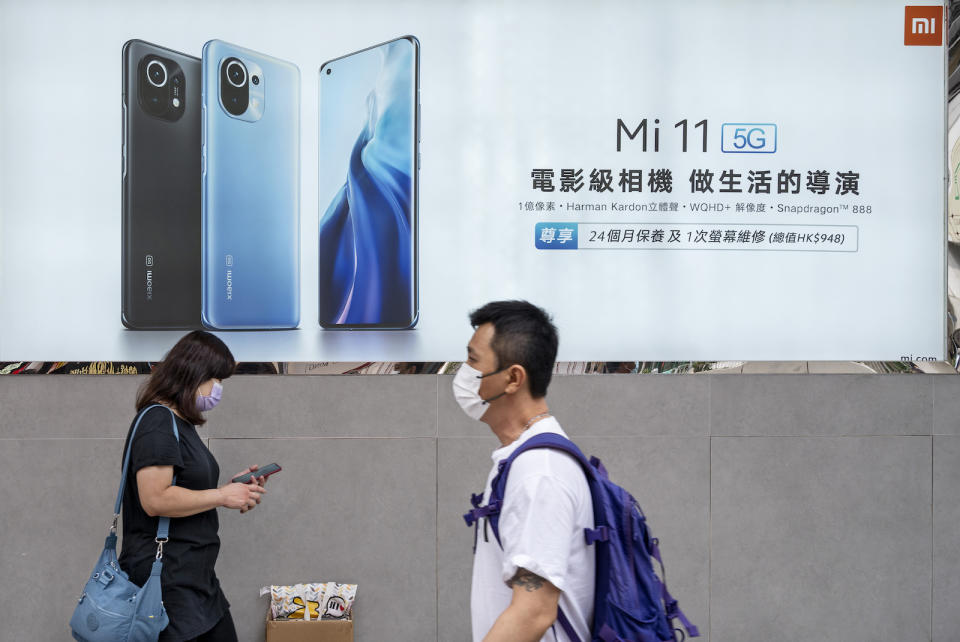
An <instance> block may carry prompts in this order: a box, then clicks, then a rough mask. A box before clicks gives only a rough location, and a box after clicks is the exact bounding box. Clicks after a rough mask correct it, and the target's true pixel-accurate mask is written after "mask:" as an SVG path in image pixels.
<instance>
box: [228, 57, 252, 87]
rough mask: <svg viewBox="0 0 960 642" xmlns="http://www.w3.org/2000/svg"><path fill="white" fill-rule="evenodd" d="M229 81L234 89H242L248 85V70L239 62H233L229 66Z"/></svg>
mask: <svg viewBox="0 0 960 642" xmlns="http://www.w3.org/2000/svg"><path fill="white" fill-rule="evenodd" d="M227 80H229V81H230V84H231V85H233V86H234V87H237V88H240V87H243V86H244V85H245V84H246V83H247V69H246V67H244V66H243V63H241V62H240V61H238V60H233V61H231V62H230V64H228V65H227Z"/></svg>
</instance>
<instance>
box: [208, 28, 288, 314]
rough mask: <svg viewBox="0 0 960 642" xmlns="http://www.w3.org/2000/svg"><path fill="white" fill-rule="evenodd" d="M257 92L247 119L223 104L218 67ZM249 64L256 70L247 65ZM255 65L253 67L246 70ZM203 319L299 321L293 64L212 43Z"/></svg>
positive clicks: (209, 62)
mask: <svg viewBox="0 0 960 642" xmlns="http://www.w3.org/2000/svg"><path fill="white" fill-rule="evenodd" d="M231 58H233V59H237V60H239V61H241V62H242V63H243V65H245V67H246V69H247V70H248V75H249V78H248V80H247V82H248V83H252V81H253V76H254V75H256V76H257V87H256V89H257V91H260V92H262V100H261V101H260V103H259V104H258V105H254V103H253V102H252V101H251V104H250V109H251V110H255V111H258V117H256V119H255V120H245V119H242V118H238V117H236V116H233V115H231V114H230V113H229V112H228V111H227V110H226V108H225V107H224V105H223V102H222V100H221V95H220V84H221V83H222V82H225V79H224V77H223V76H222V74H221V64H223V63H224V62H225V61H228V60H229V59H231ZM257 70H258V71H257ZM254 72H255V73H254ZM203 92H204V113H203V154H204V163H203V164H204V171H203V229H202V237H203V252H202V255H203V260H202V263H203V268H202V269H203V297H202V299H203V321H204V324H206V325H207V326H208V327H212V328H220V329H258V328H261V329H270V328H295V327H296V326H297V325H298V324H299V323H300V71H299V69H297V67H296V65H294V64H292V63H289V62H286V61H282V60H278V59H276V58H272V57H270V56H266V55H263V54H260V53H256V52H254V51H250V50H248V49H244V48H242V47H237V46H234V45H230V44H227V43H225V42H222V41H219V40H212V41H210V42H208V43H207V44H206V45H204V48H203Z"/></svg>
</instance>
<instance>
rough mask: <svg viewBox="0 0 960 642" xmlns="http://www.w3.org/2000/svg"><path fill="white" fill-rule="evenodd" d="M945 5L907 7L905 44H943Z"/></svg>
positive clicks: (936, 45)
mask: <svg viewBox="0 0 960 642" xmlns="http://www.w3.org/2000/svg"><path fill="white" fill-rule="evenodd" d="M942 32H943V7H942V6H936V7H906V11H905V14H904V19H903V44H905V45H906V46H908V47H912V46H932V47H939V46H941V45H942V44H943V33H942Z"/></svg>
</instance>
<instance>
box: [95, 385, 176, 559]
mask: <svg viewBox="0 0 960 642" xmlns="http://www.w3.org/2000/svg"><path fill="white" fill-rule="evenodd" d="M151 408H167V407H166V406H164V405H163V404H159V403H155V404H151V405H149V406H147V407H146V408H144V409H143V410H142V411H141V412H140V415H139V416H138V417H137V421H136V422H135V423H134V424H133V430H131V431H130V441H129V443H128V445H127V454H126V455H125V456H124V458H123V475H122V476H121V477H120V490H118V491H117V501H116V502H114V504H113V527H111V529H110V533H111V534H115V533H116V532H117V521H118V520H119V519H120V504H121V503H122V502H123V489H124V487H125V486H126V485H127V470H128V469H129V467H130V451H132V450H133V438H134V436H135V435H136V434H137V428H138V427H139V426H140V420H142V419H143V417H144V415H146V414H147V411H148V410H150V409H151ZM167 410H170V420H171V422H172V423H173V436H174V437H176V438H177V443H180V431H179V430H177V416H176V415H175V414H174V412H173V410H171V409H170V408H167ZM176 484H177V476H176V475H174V476H173V482H172V483H171V484H170V485H171V486H175V485H176ZM169 533H170V518H169V517H161V518H160V519H159V521H158V522H157V543H158V544H159V545H160V546H159V549H158V551H157V559H160V557H161V555H162V552H163V542H165V541H166V540H167V535H168V534H169Z"/></svg>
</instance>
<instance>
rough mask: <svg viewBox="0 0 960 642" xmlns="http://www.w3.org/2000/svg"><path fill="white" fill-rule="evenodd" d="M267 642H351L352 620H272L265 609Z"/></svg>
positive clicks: (268, 610)
mask: <svg viewBox="0 0 960 642" xmlns="http://www.w3.org/2000/svg"><path fill="white" fill-rule="evenodd" d="M267 642H353V620H310V621H309V622H304V621H303V620H274V619H273V615H272V614H271V613H270V609H267Z"/></svg>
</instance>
